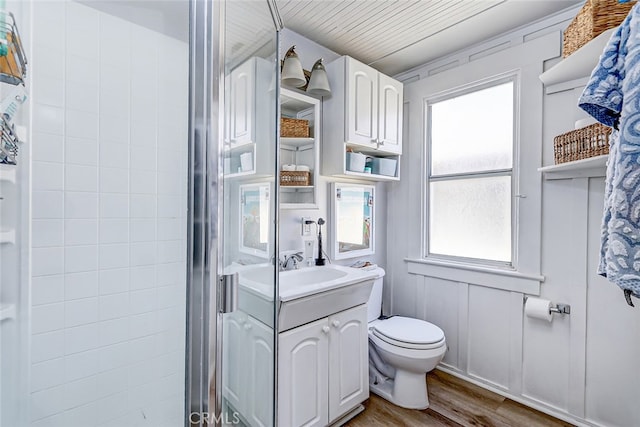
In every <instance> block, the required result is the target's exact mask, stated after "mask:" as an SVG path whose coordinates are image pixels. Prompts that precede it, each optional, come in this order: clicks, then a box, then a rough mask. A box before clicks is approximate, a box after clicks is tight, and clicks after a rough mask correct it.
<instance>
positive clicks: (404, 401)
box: [368, 268, 447, 409]
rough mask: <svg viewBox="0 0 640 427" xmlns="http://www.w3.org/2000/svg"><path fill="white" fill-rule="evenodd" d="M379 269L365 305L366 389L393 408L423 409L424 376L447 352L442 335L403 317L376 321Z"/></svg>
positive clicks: (426, 324) (425, 402) (425, 399)
mask: <svg viewBox="0 0 640 427" xmlns="http://www.w3.org/2000/svg"><path fill="white" fill-rule="evenodd" d="M378 270H379V273H380V275H379V277H378V279H376V281H375V283H374V284H373V289H372V290H371V296H370V297H369V303H368V311H369V313H368V322H369V389H370V390H371V391H372V392H373V393H375V394H377V395H378V396H380V397H382V398H384V399H386V400H388V401H390V402H391V403H393V404H395V405H398V406H402V407H404V408H410V409H426V408H428V407H429V397H428V395H427V381H426V377H425V375H426V373H427V372H429V371H431V370H433V369H434V368H435V367H436V365H437V364H438V363H440V361H441V360H442V358H443V357H444V354H445V353H446V351H447V343H446V341H445V338H444V332H443V331H442V329H440V328H439V327H437V326H436V325H433V324H431V323H429V322H425V321H424V320H419V319H412V318H409V317H402V316H393V317H389V318H386V319H379V317H380V314H381V310H382V282H383V277H384V274H385V272H384V270H383V269H381V268H378Z"/></svg>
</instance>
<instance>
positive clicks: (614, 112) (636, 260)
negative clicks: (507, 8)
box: [578, 4, 640, 305]
mask: <svg viewBox="0 0 640 427" xmlns="http://www.w3.org/2000/svg"><path fill="white" fill-rule="evenodd" d="M639 6H640V4H636V5H635V6H634V7H633V8H632V9H631V11H630V12H629V15H628V16H627V18H626V19H625V20H624V22H622V24H620V27H619V28H618V29H617V30H616V31H615V33H614V34H613V36H612V37H611V40H609V43H608V44H607V46H606V48H605V50H604V52H603V53H602V56H601V57H600V62H599V63H598V65H597V66H596V68H595V69H594V70H593V73H592V74H591V78H590V80H589V83H587V86H586V87H585V89H584V92H583V93H582V96H581V97H580V100H579V101H578V105H579V106H580V107H581V108H582V109H584V110H585V111H586V112H587V113H589V114H591V115H592V116H593V117H595V118H596V119H597V120H598V121H599V122H601V123H603V124H605V125H607V126H611V127H613V128H614V131H613V133H612V135H611V139H610V150H609V151H610V152H609V161H608V165H607V177H606V181H605V201H604V217H603V221H602V245H601V252H600V265H599V266H598V274H601V275H603V276H605V277H607V278H608V279H609V280H610V281H611V282H613V283H615V284H616V285H618V286H619V287H621V288H622V289H623V290H624V291H625V297H626V298H627V302H628V303H629V304H630V305H633V304H632V302H631V297H630V295H633V296H635V297H636V298H640V96H639V95H640V9H639V8H638V7H639Z"/></svg>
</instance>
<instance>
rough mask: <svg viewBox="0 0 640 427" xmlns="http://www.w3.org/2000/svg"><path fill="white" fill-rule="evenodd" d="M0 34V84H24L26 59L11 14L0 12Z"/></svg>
mask: <svg viewBox="0 0 640 427" xmlns="http://www.w3.org/2000/svg"><path fill="white" fill-rule="evenodd" d="M0 34H2V36H1V37H0V82H4V83H9V84H11V85H18V84H24V80H25V78H26V77H27V57H26V55H25V53H24V49H23V47H22V40H21V38H20V33H19V32H18V27H17V26H16V20H15V18H14V17H13V14H12V13H10V12H5V11H0Z"/></svg>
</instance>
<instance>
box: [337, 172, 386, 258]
mask: <svg viewBox="0 0 640 427" xmlns="http://www.w3.org/2000/svg"><path fill="white" fill-rule="evenodd" d="M374 189H375V187H374V186H373V185H364V184H345V183H338V182H334V183H332V184H331V204H332V215H333V218H332V221H331V224H332V227H331V236H332V242H333V245H332V246H331V248H332V257H333V259H346V258H355V257H359V256H365V255H371V254H374V253H375V223H374Z"/></svg>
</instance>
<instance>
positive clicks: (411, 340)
mask: <svg viewBox="0 0 640 427" xmlns="http://www.w3.org/2000/svg"><path fill="white" fill-rule="evenodd" d="M371 331H372V333H373V335H375V336H376V337H377V338H379V339H381V340H382V341H384V342H386V343H388V344H391V345H395V346H398V347H403V348H409V349H415V350H429V349H433V348H438V347H441V346H443V345H444V342H445V338H444V332H443V331H442V329H440V328H439V327H437V326H436V325H434V324H432V323H429V322H426V321H424V320H420V319H412V318H409V317H402V316H393V317H390V318H388V319H384V320H378V321H377V322H374V324H373V325H372V326H371Z"/></svg>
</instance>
